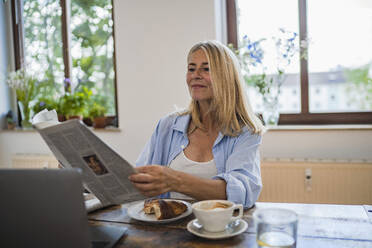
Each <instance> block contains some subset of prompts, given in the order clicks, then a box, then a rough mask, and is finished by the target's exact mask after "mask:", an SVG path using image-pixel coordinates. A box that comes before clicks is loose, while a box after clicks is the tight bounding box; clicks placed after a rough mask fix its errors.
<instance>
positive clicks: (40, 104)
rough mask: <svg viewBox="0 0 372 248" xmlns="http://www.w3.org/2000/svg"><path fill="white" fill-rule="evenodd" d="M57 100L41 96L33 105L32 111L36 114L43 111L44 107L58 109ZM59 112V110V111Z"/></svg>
mask: <svg viewBox="0 0 372 248" xmlns="http://www.w3.org/2000/svg"><path fill="white" fill-rule="evenodd" d="M57 105H58V104H57V102H56V101H55V100H54V99H53V98H51V97H46V96H44V97H40V98H39V99H38V101H37V103H36V104H34V106H33V107H32V111H33V112H34V115H35V114H37V113H39V112H40V111H42V110H43V109H48V110H52V109H55V110H57ZM57 113H58V112H57Z"/></svg>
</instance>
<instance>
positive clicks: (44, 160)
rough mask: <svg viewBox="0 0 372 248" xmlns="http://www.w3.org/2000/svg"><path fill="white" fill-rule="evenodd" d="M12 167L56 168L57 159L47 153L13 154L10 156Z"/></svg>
mask: <svg viewBox="0 0 372 248" xmlns="http://www.w3.org/2000/svg"><path fill="white" fill-rule="evenodd" d="M12 167H13V168H25V169H36V168H58V161H57V159H55V157H54V156H52V155H48V154H14V155H13V156H12Z"/></svg>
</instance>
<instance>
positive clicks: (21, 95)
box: [6, 68, 38, 128]
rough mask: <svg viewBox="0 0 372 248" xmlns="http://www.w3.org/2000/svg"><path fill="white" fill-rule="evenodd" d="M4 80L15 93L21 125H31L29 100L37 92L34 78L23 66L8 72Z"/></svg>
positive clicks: (25, 126) (26, 126)
mask: <svg viewBox="0 0 372 248" xmlns="http://www.w3.org/2000/svg"><path fill="white" fill-rule="evenodd" d="M6 82H7V84H8V86H9V88H11V89H13V90H14V91H15V93H16V96H17V101H18V107H19V110H20V113H21V119H22V121H21V125H22V127H23V128H30V127H32V124H31V122H30V118H31V116H30V110H31V106H30V102H31V101H32V100H34V99H35V96H36V93H37V87H38V83H37V80H36V78H35V77H33V75H31V74H29V73H28V72H26V70H25V68H21V69H19V70H17V71H12V72H10V73H9V76H8V78H7V81H6Z"/></svg>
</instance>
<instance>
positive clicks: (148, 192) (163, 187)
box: [129, 165, 172, 197]
mask: <svg viewBox="0 0 372 248" xmlns="http://www.w3.org/2000/svg"><path fill="white" fill-rule="evenodd" d="M135 170H136V172H137V173H136V174H133V175H131V176H129V180H131V181H132V183H133V184H134V186H135V187H136V188H137V189H138V190H139V191H141V193H142V194H143V195H145V196H148V197H153V196H157V195H160V194H163V193H166V192H168V191H172V186H171V185H172V169H169V168H167V167H165V166H160V165H146V166H140V167H137V168H135Z"/></svg>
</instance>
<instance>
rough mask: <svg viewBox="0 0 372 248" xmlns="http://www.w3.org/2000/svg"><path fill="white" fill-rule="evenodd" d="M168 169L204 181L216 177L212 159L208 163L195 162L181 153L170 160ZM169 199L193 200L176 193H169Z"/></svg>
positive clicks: (214, 164) (215, 168)
mask: <svg viewBox="0 0 372 248" xmlns="http://www.w3.org/2000/svg"><path fill="white" fill-rule="evenodd" d="M169 168H171V169H173V170H178V171H182V172H185V173H188V174H191V175H193V176H197V177H201V178H205V179H211V178H212V177H213V176H216V175H217V167H216V163H215V162H214V159H212V160H210V161H208V162H195V161H192V160H190V159H188V158H187V157H186V155H185V153H184V152H183V151H182V152H180V154H178V155H177V156H176V157H175V158H174V159H173V160H172V162H171V163H170V165H169ZM170 197H171V198H177V199H193V198H191V197H189V196H187V195H184V194H181V193H177V192H171V193H170Z"/></svg>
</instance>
